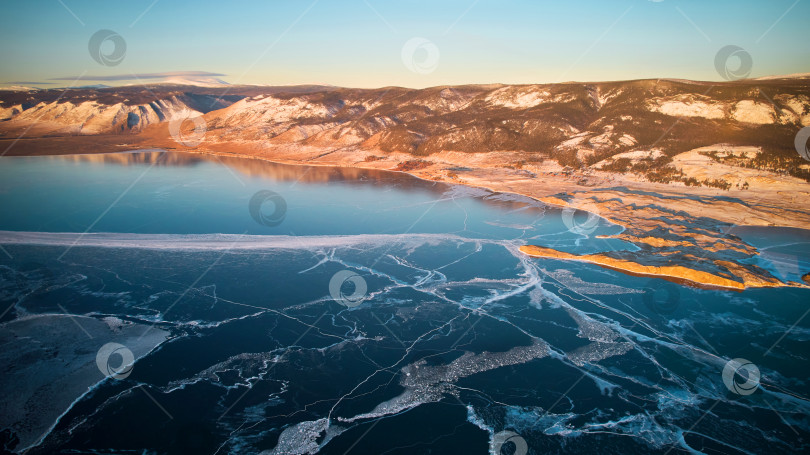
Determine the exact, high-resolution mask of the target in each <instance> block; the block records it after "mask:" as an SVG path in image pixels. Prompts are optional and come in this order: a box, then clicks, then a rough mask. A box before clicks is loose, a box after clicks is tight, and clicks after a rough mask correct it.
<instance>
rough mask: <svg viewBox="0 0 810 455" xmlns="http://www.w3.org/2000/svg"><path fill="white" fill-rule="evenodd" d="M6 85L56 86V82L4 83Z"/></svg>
mask: <svg viewBox="0 0 810 455" xmlns="http://www.w3.org/2000/svg"><path fill="white" fill-rule="evenodd" d="M3 83H4V84H18V85H54V84H56V82H34V81H11V82H3Z"/></svg>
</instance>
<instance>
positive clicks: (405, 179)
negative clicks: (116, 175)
mask: <svg viewBox="0 0 810 455" xmlns="http://www.w3.org/2000/svg"><path fill="white" fill-rule="evenodd" d="M51 158H52V159H59V160H68V161H74V162H77V163H79V162H81V163H94V164H101V165H118V166H136V165H155V166H178V167H193V166H198V165H201V164H208V163H214V164H218V165H224V166H227V167H229V168H231V169H233V170H234V171H237V172H239V173H240V174H242V175H244V176H246V177H251V178H266V179H270V180H273V181H277V182H299V183H315V184H319V183H320V184H323V183H337V182H340V183H343V184H358V185H368V184H374V185H381V186H382V185H385V186H395V187H397V189H400V190H403V191H421V192H430V193H433V194H435V195H436V197H437V199H441V198H442V197H443V195H446V194H447V192H448V191H449V190H451V188H452V187H453V186H454V185H451V184H447V183H442V182H431V181H428V180H422V179H419V178H416V177H414V176H412V175H408V174H404V173H401V172H392V171H383V170H375V169H360V168H352V167H332V166H302V165H293V164H281V163H274V162H272V161H265V160H260V159H252V158H244V157H231V156H223V155H208V154H201V153H184V152H166V151H146V152H122V153H95V154H81V155H61V156H55V157H51ZM444 197H449V196H444ZM481 199H482V201H483V202H484V203H486V204H492V205H496V206H498V207H500V208H502V209H506V210H517V209H523V208H525V207H527V206H530V205H531V206H538V205H542V204H540V203H538V202H534V201H531V200H529V199H528V198H523V197H517V199H525V201H520V200H509V199H504V198H498V199H497V200H489V199H488V198H486V197H484V198H481Z"/></svg>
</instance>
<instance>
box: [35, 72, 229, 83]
mask: <svg viewBox="0 0 810 455" xmlns="http://www.w3.org/2000/svg"><path fill="white" fill-rule="evenodd" d="M218 76H227V74H222V73H210V72H208V71H167V72H164V73H140V74H113V75H107V76H93V75H87V76H81V77H78V76H64V77H53V78H50V79H48V80H49V81H75V80H77V79H81V80H85V81H104V82H118V81H133V80H138V79H141V80H147V79H148V80H153V79H166V78H172V77H218Z"/></svg>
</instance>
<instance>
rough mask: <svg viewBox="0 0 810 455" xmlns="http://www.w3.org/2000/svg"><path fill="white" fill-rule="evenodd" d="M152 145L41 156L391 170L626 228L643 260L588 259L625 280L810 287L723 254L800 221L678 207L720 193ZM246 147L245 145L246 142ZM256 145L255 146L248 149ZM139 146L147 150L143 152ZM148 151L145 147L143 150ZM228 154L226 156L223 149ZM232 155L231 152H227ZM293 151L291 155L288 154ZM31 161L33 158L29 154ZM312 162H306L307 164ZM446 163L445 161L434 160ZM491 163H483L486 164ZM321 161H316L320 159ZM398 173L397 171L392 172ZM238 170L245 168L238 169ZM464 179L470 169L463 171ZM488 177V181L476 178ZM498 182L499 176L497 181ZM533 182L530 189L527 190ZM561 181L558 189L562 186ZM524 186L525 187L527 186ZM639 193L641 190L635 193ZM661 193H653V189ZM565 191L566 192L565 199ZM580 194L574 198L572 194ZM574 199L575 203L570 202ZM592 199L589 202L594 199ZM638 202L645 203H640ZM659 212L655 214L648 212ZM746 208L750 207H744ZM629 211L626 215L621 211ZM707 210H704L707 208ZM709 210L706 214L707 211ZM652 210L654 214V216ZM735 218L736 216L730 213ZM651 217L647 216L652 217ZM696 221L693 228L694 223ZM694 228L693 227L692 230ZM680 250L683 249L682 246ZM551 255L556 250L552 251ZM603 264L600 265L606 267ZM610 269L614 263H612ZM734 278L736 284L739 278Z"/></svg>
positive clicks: (358, 152) (354, 153) (394, 159)
mask: <svg viewBox="0 0 810 455" xmlns="http://www.w3.org/2000/svg"><path fill="white" fill-rule="evenodd" d="M150 142H151V141H148V140H147V141H143V143H141V144H126V145H124V144H119V145H118V148H119V150H115V151H104V150H102V151H97V152H90V153H81V152H79V153H70V154H54V153H41V154H40V153H38V154H37V155H38V156H65V155H99V154H110V153H138V152H160V151H166V152H174V153H181V154H187V155H190V156H191V155H198V156H204V157H214V158H216V159H217V160H219V158H236V159H238V160H252V161H260V162H267V163H275V164H281V165H290V166H312V167H321V168H328V167H331V168H342V169H356V170H366V171H384V172H391V173H397V174H405V175H408V176H410V177H413V178H416V179H418V180H420V181H424V182H432V183H442V184H447V185H462V186H465V187H468V188H474V189H482V190H486V191H489V192H491V193H494V194H509V195H515V196H520V197H525V198H527V199H529V200H532V201H536V202H539V203H541V204H543V205H547V206H550V207H554V208H557V209H559V210H562V211H564V212H565V211H568V212H572V214H571V220H572V222H573V223H574V228H577V226H576V224H577V223H576V222H575V221H573V211H582V212H586V213H588V214H593V215H596V216H598V217H599V218H600V219H601V220H604V221H607V222H609V223H612V224H614V225H616V226H619V227H621V228H622V231H621V232H620V233H618V234H614V235H610V236H602V237H600V238H617V239H622V240H624V241H626V242H629V243H631V244H634V245H635V246H637V247H639V249H640V251H638V252H637V253H638V254H635V253H634V254H632V256H633V257H632V258H630V259H627V258H623V259H621V260H617V259H616V258H611V257H610V256H607V255H605V254H601V256H602V257H601V258H591V259H592V260H586V261H585V262H590V263H593V264H595V265H599V266H601V267H607V268H610V269H613V270H617V271H619V272H622V273H625V274H631V275H632V274H637V273H638V270H637V269H638V268H639V267H642V268H646V269H647V270H648V271H649V270H650V269H649V268H650V267H660V265H653V264H656V263H658V262H660V260H661V258H662V256H664V257H666V256H669V257H674V259H673V260H672V261H671V262H674V263H683V264H689V263H691V262H692V259H694V258H697V259H699V260H698V261H696V262H700V263H701V267H699V268H698V267H695V268H690V267H684V266H680V267H682V269H683V270H681V271H680V272H678V273H675V274H674V275H672V270H670V271H669V272H666V273H664V272H660V271H659V272H655V273H649V272H647V273H643V275H645V276H657V277H661V278H664V279H667V278H672V279H674V280H676V282H678V281H683V282H682V283H681V284H686V285H693V286H698V287H718V286H717V283H718V281H723V280H727V281H728V282H725V281H724V282H723V283H724V284H722V285H720V286H719V287H720V288H723V289H729V290H738V291H739V290H742V289H746V288H750V287H763V286H768V287H810V286H807V285H805V284H802V283H799V282H796V281H787V282H783V281H781V280H779V279H778V278H775V277H773V276H772V275H770V273H768V272H767V271H765V270H763V269H760V268H758V267H756V266H751V265H749V264H744V263H742V262H740V261H739V260H738V259H734V258H730V257H727V256H724V252H726V251H734V252H743V253H750V254H749V257H754V256H756V255H758V254H759V251H758V249H757V248H756V247H754V246H752V245H750V244H748V243H746V242H744V241H742V240H741V239H739V238H738V237H736V236H734V235H733V234H730V233H729V232H730V231H731V230H733V229H734V228H735V227H754V228H756V227H775V228H794V229H800V230H802V231H803V232H807V233H808V234H809V235H810V229H808V225H807V223H804V222H794V223H786V224H777V225H767V224H764V223H762V222H759V223H750V224H743V223H731V222H730V221H731V220H729V219H728V218H732V219H733V217H734V216H735V214H737V215H739V213H737V212H735V209H736V210H738V211H742V212H743V214H745V212H746V211H747V210H748V209H749V208H750V206H748V205H745V201H741V204H738V205H740V207H733V206H732V207H731V209H728V207H726V211H720V212H718V213H719V214H720V215H726V216H725V218H726V219H725V220H724V219H722V218H724V217H722V216H721V217H719V218H721V219H717V218H709V220H710V221H711V222H707V221H706V218H707V217H706V216H703V217H695V216H693V215H691V214H689V213H688V212H686V211H684V210H683V209H680V210H679V207H678V206H677V205H675V204H673V201H675V202H677V203H681V204H682V205H683V203H684V201H686V203H687V204H688V203H690V202H694V201H695V198H697V201H698V202H699V203H701V204H704V202H703V201H702V200H700V198H701V197H704V196H702V195H697V196H696V195H695V194H694V193H717V191H694V190H693V191H686V192H683V193H678V192H677V188H673V187H672V186H670V185H664V184H650V185H644V184H638V185H633V187H632V188H631V187H628V186H624V185H621V184H620V185H618V186H610V187H602V186H598V185H597V186H593V187H588V186H581V185H579V184H578V182H577V181H576V180H577V179H576V178H566V177H563V178H557V179H556V180H557V181H551V183H550V186H549V180H554V179H546V180H543V181H542V182H541V184H542V185H545V189H549V188H551V189H552V190H559V191H558V192H557V193H556V194H545V195H542V194H535V193H533V192H532V191H530V190H531V183H533V180H535V179H538V178H537V175H536V173H531V172H529V173H530V174H532V177H530V178H525V175H522V174H520V171H521V170H516V169H495V170H493V169H492V168H488V167H473V166H470V167H464V169H465V170H466V172H467V173H466V174H462V175H463V176H464V177H467V178H451V177H449V176H448V174H447V172H446V171H447V169H448V168H452V166H453V164H454V163H452V162H446V161H443V160H441V157H433V156H428V157H415V156H412V155H405V154H388V155H387V156H385V157H383V158H380V159H374V160H372V161H367V160H363V159H360V160H358V159H357V158H358V157H360V158H365V157H368V156H376V155H375V154H374V151H370V150H363V149H357V148H353V147H345V148H337V149H335V148H328V149H324V148H313V149H314V151H315V152H322V153H317V154H315V155H314V156H313V155H311V154H307V153H306V152H311V150H304V152H305V153H304V155H303V157H301V156H295V157H291V156H289V152H290V150H289V148H286V149H285V148H284V147H271V148H264V149H255V148H253V147H251V150H249V151H244V150H239V149H238V148H241V147H228V145H229V144H227V143H216V144H208V145H216V146H218V147H217V148H219V149H220V150H217V149H214V148H212V147H205V148H197V149H178V148H174V147H159V146H157V147H150V146H151V145H152V144H151V143H150ZM243 145H245V144H243ZM249 145H253V146H255V144H249ZM122 146H123V147H130V148H129V149H128V150H121V149H120V147H122ZM139 146H140V147H139ZM143 146H146V147H143ZM223 147H224V148H225V150H222V148H223ZM228 149H230V150H228ZM274 152H281V153H274ZM284 152H287V156H285V153H284ZM293 152H300V150H293ZM270 153H273V154H274V156H272V157H270V156H268V154H270ZM339 153H343V154H346V153H348V154H349V156H348V157H345V158H344V159H342V160H341V159H340V158H338V159H337V160H335V159H334V157H330V159H329V160H323V159H322V158H324V157H326V156H328V155H333V154H339ZM15 156H19V155H15ZM25 156H31V155H25ZM302 158H307V159H302ZM436 158H439V160H438V161H436V160H435V159H436ZM486 158H487V157H484V159H486ZM402 159H408V160H409V161H419V162H420V163H430V164H429V165H427V166H423V167H419V168H417V169H396V167H400V166H401V165H402V164H403V162H401V161H400V160H402ZM316 160H317V161H316ZM406 162H407V161H406ZM222 164H223V165H225V166H228V164H226V163H222ZM392 167H393V168H392ZM235 170H236V171H239V169H238V168H237V169H235ZM459 172H460V173H462V172H464V171H459ZM493 172H494V173H496V174H497V173H501V174H502V173H504V172H511V173H512V177H515V176H517V177H524V178H517V179H515V178H513V179H512V180H511V181H509V180H500V181H499V180H493V179H490V180H487V177H492V175H491V174H492V173H493ZM477 174H483V175H477ZM496 176H497V175H496ZM526 182H528V184H526ZM557 183H560V185H559V186H557V185H556V184H557ZM521 185H522V186H521ZM661 185H664V186H665V188H664V189H665V190H667V191H664V189H662V188H659V187H660V186H661ZM646 187H653V188H652V189H646V191H645V188H646ZM633 188H636V189H635V190H634V189H633ZM653 189H654V190H657V191H652V190H653ZM578 192H579V193H583V194H584V195H585V196H586V197H582V196H580V194H578ZM561 193H562V194H561ZM572 193H573V194H572ZM604 193H607V196H606V197H605V198H604V201H599V200H597V201H596V203H594V201H592V199H596V198H595V197H594V196H593V195H597V196H601V195H602V194H604ZM617 194H619V195H620V196H630V199H631V201H630V202H629V203H627V202H625V201H624V200H623V199H624V198H623V197H620V196H616V195H617ZM638 194H640V195H641V199H642V200H644V202H646V203H648V204H649V205H648V206H645V207H643V208H638V207H637V201H635V200H633V197H635V196H638ZM571 196H573V197H571ZM587 196H590V198H589V197H587ZM561 197H568V200H564V199H562V198H561ZM705 197H706V198H710V199H711V200H710V203H711V204H713V203H715V202H717V203H718V204H720V203H725V204H727V205H728V204H729V202H728V200H734V198H732V197H731V196H717V195H706V196H705ZM616 199H619V200H621V202H620V203H619V204H618V205H617V204H616V203H615V202H616ZM636 199H638V197H636ZM648 207H652V209H650V208H648ZM742 207H745V208H742ZM622 209H623V210H622ZM704 209H705V208H704ZM704 211H705V210H704ZM606 212H609V213H610V214H611V215H609V216H607V215H606ZM647 212H651V213H647ZM729 213H731V215H729ZM645 215H646V216H645ZM667 217H671V218H672V220H665V218H667ZM763 218H765V217H761V218H759V219H763ZM808 219H810V215H808ZM693 222H694V223H693ZM693 224H694V226H693ZM724 224H725V225H730V227H727V228H726V229H719V227H720V226H722V225H724ZM569 230H571V226H569ZM571 231H572V232H575V233H576V232H577V231H576V230H571ZM650 231H655V234H652V235H651V234H650ZM527 246H534V247H538V248H545V247H543V246H540V245H527ZM676 247H677V248H676ZM545 249H546V250H550V249H548V248H545ZM521 251H522V252H523V253H524V254H527V255H529V256H533V255H532V254H529V253H527V252H526V251H524V248H523V247H521ZM553 251H554V252H553V253H550V256H543V255H540V256H539V257H549V258H556V259H563V260H579V261H582V259H580V258H577V257H560V256H565V255H569V253H565V252H561V251H556V250H553ZM622 253H623V254H624V255H625V256H627V255H629V254H630V252H629V251H622ZM678 256H682V257H683V258H690V259H683V260H679V259H678ZM600 262H601V263H600ZM608 264H610V265H608ZM805 273H807V271H804V270H802V271H801V272H800V273H799V275H800V276H801V275H804V274H805ZM723 276H727V277H729V278H722V277H723ZM732 278H736V279H737V280H734V279H732Z"/></svg>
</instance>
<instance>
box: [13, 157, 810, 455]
mask: <svg viewBox="0 0 810 455" xmlns="http://www.w3.org/2000/svg"><path fill="white" fill-rule="evenodd" d="M0 213H2V214H3V216H2V218H0V246H2V247H3V250H2V251H0V312H3V313H2V316H1V317H0V342H1V343H2V349H3V352H4V353H5V354H4V355H3V356H0V359H2V362H3V363H0V368H2V369H3V371H4V372H6V375H7V376H6V377H7V378H14V379H13V380H11V379H7V380H5V381H0V389H2V390H0V392H2V393H3V394H4V395H6V394H16V396H17V398H19V400H18V401H19V402H20V403H22V404H20V405H19V406H18V407H16V408H15V407H13V406H12V405H9V404H6V405H3V406H6V407H0V411H3V412H4V413H5V415H0V419H2V420H0V426H2V427H4V428H0V430H2V429H5V430H7V431H5V432H4V433H3V435H2V438H0V442H3V443H4V444H6V447H7V448H8V449H9V450H14V451H21V450H24V449H26V448H28V447H31V449H30V451H29V452H28V453H133V454H134V453H138V454H141V453H195V454H207V453H220V454H224V453H240V454H241V453H261V452H264V453H295V454H305V453H324V454H343V453H357V454H383V453H384V454H414V453H442V454H455V453H470V454H477V453H480V454H486V453H504V454H507V453H547V452H553V453H595V452H599V453H687V452H691V453H697V452H703V453H765V452H769V453H776V452H785V453H802V452H806V451H807V450H808V448H809V447H810V445H809V441H810V440H808V438H810V422H808V416H807V415H808V410H810V402H809V401H808V399H807V397H808V396H810V386H809V385H808V376H810V367H808V357H810V343H809V342H808V340H809V339H810V317H808V318H805V317H804V316H805V315H806V312H807V311H808V309H810V307H808V302H810V291H808V290H803V289H791V288H783V289H776V290H774V289H755V290H747V291H745V292H739V293H738V292H729V291H716V290H701V289H693V288H688V287H682V286H679V285H676V284H673V283H669V282H667V281H664V280H657V279H653V280H650V279H649V278H639V277H632V276H627V275H624V274H621V273H619V272H615V271H610V270H605V269H602V268H599V267H596V266H592V265H586V264H576V263H568V262H562V261H554V260H537V259H531V258H528V257H525V256H523V255H522V254H520V253H519V252H518V250H517V249H518V247H519V246H520V245H523V244H526V243H538V244H543V245H546V246H552V247H555V248H559V249H564V250H566V251H572V252H577V253H584V252H592V251H602V250H606V249H619V248H624V247H626V245H624V244H623V243H622V242H620V241H607V240H600V239H597V238H596V236H597V235H600V234H613V233H617V232H620V231H621V228H619V227H618V226H613V225H610V224H609V223H607V222H600V223H598V224H596V223H595V222H593V223H591V222H590V221H588V220H587V219H586V218H585V214H582V213H577V214H574V216H573V219H574V222H575V224H579V225H585V224H587V225H588V226H589V227H591V228H592V229H587V232H583V230H579V229H570V225H571V218H570V216H569V218H568V222H566V220H565V216H564V214H563V213H562V212H561V211H560V210H558V209H555V208H551V207H547V206H544V205H542V204H540V203H537V202H534V201H532V200H529V199H526V198H523V197H518V196H513V195H505V194H494V193H490V192H488V191H484V190H477V189H472V188H466V187H461V186H452V185H446V184H440V183H433V182H426V181H421V180H418V179H415V178H412V177H409V176H407V175H402V174H396V173H386V172H373V171H361V170H351V169H339V168H326V167H299V166H286V165H279V164H272V163H267V162H262V161H253V160H236V159H224V158H214V157H205V156H202V155H187V154H179V153H166V152H161V153H159V152H148V153H126V154H115V155H94V156H79V155H73V156H64V157H32V158H2V159H0ZM735 234H736V235H740V236H742V237H743V238H748V237H747V236H750V239H751V240H750V241H751V242H752V243H753V244H757V246H760V247H763V248H767V249H768V250H769V251H771V252H772V253H771V255H770V259H772V261H771V262H770V263H763V265H765V266H768V267H769V268H771V269H772V270H774V271H775V272H777V273H782V274H784V275H785V276H789V277H790V279H795V275H796V274H797V273H799V271H801V270H805V271H806V269H807V264H808V245H810V243H808V236H807V235H806V233H804V232H803V231H790V232H788V231H763V230H753V231H748V232H746V231H745V229H741V230H739V232H736V231H735ZM765 262H767V261H765ZM335 277H338V278H335ZM46 318H47V319H46ZM57 318H61V319H57ZM68 318H70V319H68ZM57 320H62V321H63V322H64V324H62V323H59V325H58V327H60V329H59V330H58V331H56V330H51V329H49V327H56V326H57V325H53V326H52V325H49V324H56V322H54V321H57ZM94 320H95V321H104V322H105V324H110V325H111V327H112V328H111V329H110V330H111V332H110V334H109V337H110V339H113V340H119V341H121V344H122V345H123V346H125V347H127V348H129V349H131V350H132V351H134V352H135V357H136V358H137V360H136V361H135V363H134V365H132V368H131V371H128V373H127V374H126V375H121V376H125V377H118V378H116V377H114V376H113V377H105V374H104V373H103V372H102V371H101V369H100V368H99V369H96V365H95V362H96V361H95V360H94V359H97V353H96V345H97V346H98V348H101V347H102V345H103V344H104V343H105V342H106V341H107V338H105V337H108V335H105V332H104V330H106V329H104V330H101V329H99V330H101V331H96V330H95V329H93V328H91V324H90V323H91V322H94ZM40 321H48V322H47V324H46V323H45V322H42V324H40ZM110 321H113V322H110ZM122 324H123V325H124V326H125V327H130V328H132V329H133V330H135V329H137V330H139V331H140V332H138V335H137V336H130V337H129V338H124V337H123V335H122V333H123V332H122V330H123V331H126V330H127V329H126V328H125V329H121V328H120V325H122ZM38 327H41V329H38ZM66 331H72V332H70V333H69V334H68V335H66V334H65V333H67V332H66ZM82 332H84V333H82ZM158 333H160V334H164V333H165V336H163V335H161V337H160V339H159V340H158V341H156V342H154V343H153V344H148V343H146V341H147V340H153V339H154V337H151V336H148V335H147V334H151V335H156V334H158ZM74 335H75V336H74ZM85 335H86V337H85ZM60 337H61V338H60ZM116 337H118V338H116ZM74 339H75V340H77V341H75V342H73V341H71V340H74ZM44 347H48V348H47V349H45V348H44ZM29 352H30V353H33V354H30V353H29ZM16 353H26V355H25V356H23V355H22V354H20V355H17V354H16ZM734 358H741V359H746V360H748V361H750V362H751V364H752V365H755V366H756V367H757V368H758V371H759V372H760V378H759V381H757V384H758V385H757V384H755V385H754V387H753V388H752V389H751V390H743V389H739V388H738V389H736V390H737V393H735V391H733V390H735V389H734V387H735V384H736V385H738V386H740V387H742V386H745V385H746V379H750V378H740V377H737V378H734V381H736V382H732V383H731V387H729V386H727V384H726V383H724V380H723V371H724V367H725V366H726V364H727V362H728V361H729V360H731V359H734ZM71 359H72V360H71ZM87 359H90V360H87ZM43 362H47V363H43ZM88 362H89V363H88ZM46 364H47V365H48V368H47V371H43V370H42V368H38V367H37V365H46ZM88 364H89V365H90V366H89V367H87V365H88ZM21 365H25V367H24V368H23V367H21ZM85 367H86V368H85ZM113 368H115V365H114V366H113ZM75 371H82V372H83V373H82V374H81V375H79V374H78V373H77V374H76V376H75V377H76V378H79V377H80V378H81V380H82V381H86V383H85V382H82V383H81V384H80V385H81V387H78V389H81V390H80V392H81V393H77V392H76V390H73V389H70V388H69V387H66V386H64V385H62V386H60V387H55V386H49V384H54V381H55V380H56V379H57V378H59V377H60V375H61V376H63V377H67V378H73V377H74V376H73V374H74V373H73V372H75ZM748 371H750V370H748ZM9 374H10V376H9ZM93 375H95V376H93ZM51 376H53V379H51ZM45 379H47V380H45ZM78 380H79V379H77V381H78ZM40 383H41V384H40ZM750 383H751V382H749V383H748V384H750ZM59 384H70V381H63V382H60V383H59ZM87 387H89V389H88V388H87ZM740 390H743V393H739V391H740ZM748 392H752V393H750V394H748ZM74 395H75V396H74ZM63 402H64V403H68V405H67V406H62V405H59V406H57V405H58V404H59V403H63ZM38 406H41V407H42V409H40V408H39V407H38ZM60 406H61V408H60ZM57 411H58V412H57ZM49 412H50V413H54V412H56V414H54V417H53V418H48V419H44V418H43V419H41V420H47V421H48V423H47V424H46V425H45V427H43V423H42V422H40V423H38V424H35V422H34V420H36V419H35V417H36V416H37V415H41V416H49V415H50V414H48V413H49ZM20 413H23V414H20ZM37 413H39V414H37ZM20 415H24V416H26V418H24V419H22V418H20V417H19V416H20Z"/></svg>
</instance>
